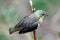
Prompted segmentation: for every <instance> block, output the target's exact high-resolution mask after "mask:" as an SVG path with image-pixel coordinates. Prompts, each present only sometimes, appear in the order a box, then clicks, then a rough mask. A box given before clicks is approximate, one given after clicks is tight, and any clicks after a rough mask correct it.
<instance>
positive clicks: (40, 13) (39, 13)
mask: <svg viewBox="0 0 60 40" xmlns="http://www.w3.org/2000/svg"><path fill="white" fill-rule="evenodd" d="M35 16H36V17H37V18H39V21H40V22H43V19H44V18H45V17H46V16H48V14H47V13H46V12H45V11H43V10H37V11H36V12H35Z"/></svg>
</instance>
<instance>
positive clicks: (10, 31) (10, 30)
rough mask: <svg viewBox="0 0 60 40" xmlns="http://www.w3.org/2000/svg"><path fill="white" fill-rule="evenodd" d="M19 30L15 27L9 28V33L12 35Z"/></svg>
mask: <svg viewBox="0 0 60 40" xmlns="http://www.w3.org/2000/svg"><path fill="white" fill-rule="evenodd" d="M19 30H20V29H19V28H15V27H13V28H9V33H10V34H12V33H14V32H16V31H19Z"/></svg>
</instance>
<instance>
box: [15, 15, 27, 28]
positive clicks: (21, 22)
mask: <svg viewBox="0 0 60 40" xmlns="http://www.w3.org/2000/svg"><path fill="white" fill-rule="evenodd" d="M26 17H28V16H25V17H24V18H22V19H21V20H20V21H19V22H18V23H17V24H16V26H15V28H16V27H20V26H21V25H22V24H23V23H24V21H25V19H26Z"/></svg>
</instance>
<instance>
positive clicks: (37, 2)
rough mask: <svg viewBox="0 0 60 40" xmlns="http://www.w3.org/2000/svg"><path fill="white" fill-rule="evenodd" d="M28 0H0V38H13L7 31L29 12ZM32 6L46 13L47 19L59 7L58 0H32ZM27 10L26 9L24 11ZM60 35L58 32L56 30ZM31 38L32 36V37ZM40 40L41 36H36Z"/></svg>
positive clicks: (10, 39) (3, 39) (6, 39)
mask: <svg viewBox="0 0 60 40" xmlns="http://www.w3.org/2000/svg"><path fill="white" fill-rule="evenodd" d="M28 1H29V0H25V1H24V0H0V40H14V38H13V36H12V37H11V36H10V35H9V33H8V29H9V27H13V26H14V25H15V24H17V22H18V21H19V20H20V19H21V18H22V17H23V16H25V15H28V14H29V13H30V9H29V2H28ZM33 6H34V7H35V8H36V9H37V10H38V9H41V10H44V11H46V12H47V13H48V15H49V16H48V19H49V18H51V17H52V16H53V15H55V14H56V12H57V10H58V8H59V7H60V0H33ZM26 10H27V11H26ZM58 35H59V36H60V32H58ZM32 39H33V38H32ZM38 40H42V37H40V36H39V37H38Z"/></svg>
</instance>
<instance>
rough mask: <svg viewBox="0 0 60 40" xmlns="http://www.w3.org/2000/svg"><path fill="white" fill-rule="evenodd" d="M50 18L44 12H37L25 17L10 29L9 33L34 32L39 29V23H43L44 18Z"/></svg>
mask: <svg viewBox="0 0 60 40" xmlns="http://www.w3.org/2000/svg"><path fill="white" fill-rule="evenodd" d="M46 16H48V14H47V13H45V11H43V10H36V11H35V12H34V13H32V14H30V15H27V16H25V17H23V18H22V19H21V20H20V21H19V22H18V23H17V24H16V25H15V26H14V27H10V28H9V33H10V34H12V33H14V32H16V31H19V32H18V33H19V34H24V33H28V32H32V31H34V30H36V29H37V28H38V23H39V24H40V23H42V22H43V20H44V18H45V17H46Z"/></svg>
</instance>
